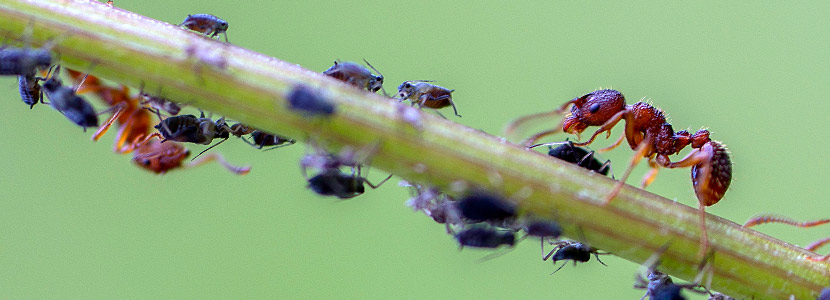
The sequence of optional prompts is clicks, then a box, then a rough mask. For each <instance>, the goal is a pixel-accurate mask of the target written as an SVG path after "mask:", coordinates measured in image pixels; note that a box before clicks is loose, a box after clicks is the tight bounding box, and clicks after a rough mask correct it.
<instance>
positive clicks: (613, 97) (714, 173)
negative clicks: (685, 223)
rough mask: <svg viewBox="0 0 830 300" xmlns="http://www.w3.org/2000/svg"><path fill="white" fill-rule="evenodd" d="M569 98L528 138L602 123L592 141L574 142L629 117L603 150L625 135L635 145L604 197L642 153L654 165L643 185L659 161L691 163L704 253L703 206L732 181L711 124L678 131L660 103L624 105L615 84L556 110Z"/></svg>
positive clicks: (617, 188)
mask: <svg viewBox="0 0 830 300" xmlns="http://www.w3.org/2000/svg"><path fill="white" fill-rule="evenodd" d="M570 104H573V106H572V107H571V112H570V114H568V115H567V116H566V117H565V119H564V120H563V122H562V125H561V127H557V128H554V129H552V130H548V131H543V132H540V133H538V134H535V135H533V136H532V137H531V138H530V139H528V140H527V141H526V143H525V144H526V145H531V144H533V143H534V142H535V141H536V140H537V139H539V138H541V137H543V136H546V135H550V134H553V133H556V132H558V131H559V130H560V129H561V130H563V131H565V132H568V133H572V134H577V135H579V134H580V133H581V132H583V131H584V130H585V129H587V128H588V127H590V126H600V128H599V129H598V130H597V131H596V132H594V134H593V135H591V138H590V139H589V140H588V141H586V142H583V143H574V145H576V146H586V145H589V144H591V143H592V142H593V141H594V139H595V138H596V137H597V136H598V135H600V134H601V133H603V132H607V135H609V136H610V134H611V129H612V128H613V127H614V126H615V125H617V123H618V122H619V121H621V120H625V131H624V133H623V135H622V136H621V137H620V138H619V139H618V140H617V142H615V143H614V144H613V145H611V146H609V147H608V148H606V149H603V150H604V151H608V150H611V149H613V148H615V147H617V146H619V145H620V144H621V143H622V141H623V139H625V140H627V141H628V144H629V146H631V149H633V150H634V151H635V154H634V157H633V158H632V159H631V162H630V164H629V166H628V169H626V171H625V173H624V174H623V176H622V178H621V179H620V181H619V182H618V183H617V184H616V185H615V186H614V188H613V189H612V190H611V192H610V193H609V194H608V196H607V197H606V204H607V203H609V202H610V201H611V200H612V199H613V198H614V197H615V196H616V195H617V194H618V193H619V191H620V189H621V188H622V186H623V185H624V184H625V180H626V179H627V178H628V176H629V175H630V174H631V171H632V170H633V169H634V167H635V166H636V165H637V163H639V162H640V160H641V159H642V158H647V159H648V163H649V166H651V168H652V169H651V171H649V173H647V174H646V176H645V177H644V178H643V181H642V187H643V188H645V187H646V186H648V185H649V184H650V183H651V182H652V181H653V180H654V178H655V177H656V176H657V171H658V168H660V167H664V168H686V167H691V168H692V183H693V185H694V188H695V194H696V196H697V198H698V202H699V209H700V221H701V228H702V231H703V235H702V241H701V242H702V244H703V248H702V249H701V254H703V253H704V252H705V250H706V248H708V238H707V235H706V226H705V222H704V221H705V216H706V215H705V208H706V206H711V205H713V204H715V203H717V202H718V201H720V199H721V198H723V195H724V193H726V190H727V189H728V188H729V184H730V182H731V181H732V161H731V160H730V158H729V152H728V150H727V149H726V146H724V145H723V144H721V143H720V142H718V141H714V140H711V139H710V138H709V131H708V130H699V131H697V132H696V133H694V134H691V133H689V132H688V131H685V130H681V131H677V132H675V131H674V129H673V128H672V126H671V124H669V123H668V122H667V121H666V117H665V115H664V114H663V112H662V111H661V110H660V109H657V108H656V107H654V106H651V105H650V104H648V103H645V102H642V101H640V102H637V103H634V104H631V105H626V104H625V97H624V96H623V95H622V93H620V92H619V91H616V90H610V89H605V90H597V91H594V92H591V93H589V94H586V95H584V96H581V97H578V98H574V99H573V100H571V101H568V102H566V103H565V104H563V105H562V106H561V107H560V108H559V109H558V110H556V111H554V112H557V111H564V109H565V108H567V107H568V105H570ZM550 114H551V113H543V114H536V115H531V116H528V117H523V118H521V119H519V120H517V121H515V122H513V124H511V126H510V127H509V128H511V127H512V128H515V127H516V126H517V125H518V124H520V123H523V122H526V121H528V120H529V119H532V118H537V117H539V116H544V115H550ZM688 145H691V146H692V148H693V150H692V152H690V153H689V154H688V155H687V156H686V157H684V158H683V159H681V160H680V161H677V162H672V161H671V160H670V159H669V156H670V155H674V154H678V153H679V152H680V151H681V150H682V149H683V148H685V147H686V146H688ZM603 150H600V151H603Z"/></svg>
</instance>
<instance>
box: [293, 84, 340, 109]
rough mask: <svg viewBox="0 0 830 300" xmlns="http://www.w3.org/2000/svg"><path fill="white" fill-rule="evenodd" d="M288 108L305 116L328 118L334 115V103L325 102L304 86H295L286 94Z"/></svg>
mask: <svg viewBox="0 0 830 300" xmlns="http://www.w3.org/2000/svg"><path fill="white" fill-rule="evenodd" d="M286 98H287V99H288V108H289V109H291V110H295V111H298V112H301V113H302V114H304V115H307V116H330V115H332V114H334V103H331V102H330V101H328V100H326V99H325V98H323V96H321V95H320V94H318V93H317V91H315V90H312V89H311V88H309V87H306V86H304V85H297V86H295V87H294V88H293V89H291V92H289V93H288V95H287V97H286Z"/></svg>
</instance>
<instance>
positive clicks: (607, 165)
mask: <svg viewBox="0 0 830 300" xmlns="http://www.w3.org/2000/svg"><path fill="white" fill-rule="evenodd" d="M606 170H607V171H608V173H611V179H615V178H614V172H613V171H612V170H611V160H610V159H609V160H606V161H605V163H603V164H602V166H600V167H599V170H597V173H600V174H602V173H603V172H605V171H606Z"/></svg>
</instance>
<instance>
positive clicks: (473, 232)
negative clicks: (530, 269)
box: [455, 227, 516, 248]
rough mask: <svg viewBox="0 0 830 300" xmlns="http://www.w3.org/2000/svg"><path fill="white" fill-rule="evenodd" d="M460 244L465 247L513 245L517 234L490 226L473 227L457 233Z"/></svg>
mask: <svg viewBox="0 0 830 300" xmlns="http://www.w3.org/2000/svg"><path fill="white" fill-rule="evenodd" d="M455 239H456V240H458V244H459V245H460V246H461V247H462V248H463V247H465V246H466V247H476V248H498V247H499V246H501V245H508V246H513V245H514V244H515V243H516V236H515V235H514V234H513V232H510V231H498V230H495V229H493V228H488V227H472V228H468V229H465V230H463V231H461V232H459V233H458V234H456V235H455Z"/></svg>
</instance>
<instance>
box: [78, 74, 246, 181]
mask: <svg viewBox="0 0 830 300" xmlns="http://www.w3.org/2000/svg"><path fill="white" fill-rule="evenodd" d="M69 75H70V77H72V78H73V79H74V80H76V81H81V80H83V83H82V84H81V86H80V87H79V93H81V92H94V93H95V94H96V95H97V96H98V97H99V98H100V99H101V100H102V101H104V102H105V103H106V104H107V105H108V106H110V107H114V108H117V110H116V111H115V112H114V113H113V115H112V116H111V117H110V118H109V119H108V120H107V121H106V122H105V123H104V124H103V125H102V126H101V127H100V128H99V129H98V131H96V132H95V134H94V135H93V136H92V139H93V140H96V141H97V140H98V139H100V138H101V136H103V135H104V133H106V132H107V130H108V129H109V127H110V126H112V124H113V123H115V122H117V123H118V124H119V125H118V127H119V129H118V134H117V135H116V138H115V145H114V147H113V151H115V152H116V153H120V154H124V153H130V152H133V151H135V153H134V154H133V162H135V163H136V165H138V166H140V167H142V168H145V169H147V170H150V171H152V172H154V173H157V174H163V173H165V172H167V171H168V170H172V169H176V168H180V167H185V168H191V167H195V166H199V165H202V164H205V163H208V162H211V161H218V162H219V163H220V164H222V165H223V166H224V167H225V168H227V169H228V170H230V171H231V172H233V173H236V174H239V175H244V174H247V173H248V172H250V167H236V166H232V165H230V164H228V163H227V161H225V159H224V158H223V157H222V156H221V155H219V154H210V155H206V156H204V157H202V158H201V159H199V160H197V161H194V162H191V163H190V164H187V165H185V166H182V161H184V159H185V158H187V157H188V156H189V155H190V151H189V150H187V148H184V147H183V146H181V145H180V144H178V143H173V142H170V143H161V142H160V141H159V140H157V139H152V137H154V135H151V134H149V133H150V128H152V126H153V125H152V123H151V114H150V109H149V108H148V107H144V106H142V104H141V99H142V98H143V97H144V96H143V95H142V94H139V95H137V96H135V97H131V96H130V90H129V88H127V87H126V86H123V85H122V86H121V87H120V88H113V87H109V86H106V85H104V84H103V83H102V82H101V80H100V79H98V78H97V77H95V76H92V75H85V74H82V73H80V72H77V71H73V70H69ZM84 76H86V79H82V78H83V77H84Z"/></svg>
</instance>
